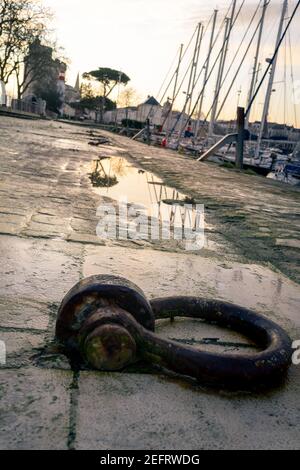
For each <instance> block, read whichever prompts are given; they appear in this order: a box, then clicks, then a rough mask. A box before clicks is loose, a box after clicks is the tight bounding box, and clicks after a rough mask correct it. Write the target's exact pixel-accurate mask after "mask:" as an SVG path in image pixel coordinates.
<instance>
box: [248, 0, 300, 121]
mask: <svg viewBox="0 0 300 470" xmlns="http://www.w3.org/2000/svg"><path fill="white" fill-rule="evenodd" d="M299 6H300V0H298V1H297V4H296V6H295V8H294V11H293V13H292V15H291V16H290V18H289V21H288V23H287V25H286V27H285V30H284V32H283V33H282V36H281V38H280V40H279V42H278V44H277V46H276V48H275V51H274V54H273V56H272V59H271V60H270V62H269V64H268V66H267V68H266V70H265V72H264V74H263V76H262V78H261V80H260V82H259V85H258V87H257V89H256V90H255V93H254V95H253V97H252V99H251V101H250V103H249V105H248V108H247V109H246V112H245V116H247V114H248V113H249V111H250V109H251V106H252V104H253V102H254V100H255V98H256V97H257V94H258V92H259V90H260V88H261V86H262V84H263V82H264V81H265V78H266V76H267V74H268V72H269V70H270V68H271V66H272V65H273V63H274V60H275V58H276V56H277V53H278V51H279V49H280V46H281V44H282V41H283V39H284V38H285V35H286V33H287V31H288V29H289V27H290V24H291V23H292V21H293V19H294V16H295V15H296V12H297V10H298V8H299Z"/></svg>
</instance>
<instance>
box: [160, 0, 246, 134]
mask: <svg viewBox="0 0 300 470" xmlns="http://www.w3.org/2000/svg"><path fill="white" fill-rule="evenodd" d="M244 1H245V0H244ZM244 1H243V4H244ZM232 4H233V0H232V1H231V3H230V5H229V7H228V9H227V11H226V13H225V16H224V17H223V20H222V22H221V24H220V26H219V30H218V32H217V34H216V36H215V38H214V41H213V44H212V47H211V50H213V48H214V46H215V45H216V43H217V40H218V38H219V36H220V34H221V31H222V28H223V25H224V23H225V20H226V17H227V15H228V13H229V11H230V9H231V7H232ZM213 16H214V14H213V13H212V15H211V17H210V19H209V22H208V24H207V26H206V28H205V31H204V33H203V38H204V35H205V33H206V31H207V29H208V25H209V23H210V22H211V21H212V19H213ZM196 31H197V28H196V29H195V31H194V34H193V36H192V38H191V41H190V43H189V45H190V44H191V42H192V39H193V37H194V35H195V33H196ZM186 50H187V48H186ZM184 55H185V53H184V54H183V56H182V59H183V57H184ZM207 61H208V58H206V59H205V61H204V63H203V65H202V67H201V69H200V72H199V74H198V76H197V79H196V81H195V86H196V84H197V82H198V81H199V79H200V77H201V74H202V72H203V70H205V67H206V65H207ZM192 63H193V59H192V60H191V61H190V63H189V66H188V68H187V70H186V72H185V74H184V77H183V79H182V80H181V83H180V85H179V88H178V91H177V92H176V94H175V97H174V101H175V100H176V98H177V97H178V95H179V92H180V90H181V88H182V86H183V83H184V81H185V79H186V77H187V74H188V72H189V70H190V67H191V66H192ZM194 88H195V87H194ZM194 88H193V91H194ZM171 110H172V108H171V109H170V110H169V111H168V113H167V115H166V117H165V120H164V121H163V124H162V127H164V125H165V123H166V121H167V119H168V117H169V114H170V112H171ZM181 115H182V114H180V115H179V119H180V118H181ZM179 119H178V120H177V121H176V124H175V127H173V129H172V130H171V134H172V133H173V132H174V129H175V128H176V126H177V124H178V122H179Z"/></svg>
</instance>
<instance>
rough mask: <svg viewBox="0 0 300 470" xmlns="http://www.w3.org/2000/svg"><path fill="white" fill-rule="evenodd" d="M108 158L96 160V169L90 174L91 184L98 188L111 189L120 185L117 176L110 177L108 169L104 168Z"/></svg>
mask: <svg viewBox="0 0 300 470" xmlns="http://www.w3.org/2000/svg"><path fill="white" fill-rule="evenodd" d="M106 158H108V157H102V158H99V159H98V160H94V168H93V171H92V172H91V173H89V178H90V180H91V183H92V185H93V186H94V187H96V188H110V187H111V186H115V185H116V184H118V180H117V177H116V176H115V175H113V176H110V174H108V173H107V172H106V169H105V168H104V166H103V163H102V162H103V161H104V160H105V159H106Z"/></svg>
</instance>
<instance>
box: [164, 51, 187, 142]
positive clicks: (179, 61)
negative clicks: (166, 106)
mask: <svg viewBox="0 0 300 470" xmlns="http://www.w3.org/2000/svg"><path fill="white" fill-rule="evenodd" d="M182 52H183V44H180V48H179V58H178V64H177V68H176V71H175V81H174V88H173V94H172V102H171V108H170V110H169V115H168V118H167V126H166V127H167V130H166V138H168V137H169V134H170V123H172V109H173V106H174V101H175V97H176V93H177V83H178V77H179V70H180V65H181V61H182Z"/></svg>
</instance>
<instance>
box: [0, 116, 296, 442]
mask: <svg viewBox="0 0 300 470" xmlns="http://www.w3.org/2000/svg"><path fill="white" fill-rule="evenodd" d="M97 135H105V136H107V137H108V138H109V139H110V141H111V142H110V143H107V144H104V145H99V146H94V145H89V144H88V142H89V141H91V140H93V139H95V137H97ZM103 157H113V158H114V159H112V160H111V161H112V163H114V168H113V169H112V170H113V175H115V176H116V178H117V179H118V183H117V184H116V185H114V186H112V187H110V188H103V187H99V186H97V185H96V186H95V185H94V186H93V184H92V182H91V174H92V173H93V171H94V170H95V161H99V160H100V161H101V159H103ZM98 169H99V167H98ZM104 169H105V175H106V176H107V175H108V176H109V177H111V173H109V172H107V168H105V167H104ZM141 170H143V171H145V172H146V173H143V172H142V171H141ZM101 171H102V169H101ZM148 177H149V178H151V181H152V183H153V180H152V177H153V178H154V182H157V183H165V186H164V190H166V193H164V194H165V195H167V196H168V197H170V194H171V196H172V195H173V193H172V191H173V190H174V191H175V190H178V191H180V196H181V195H187V196H189V197H193V198H194V199H196V200H197V201H199V203H204V204H205V211H206V227H205V235H206V239H205V245H204V248H203V249H202V250H200V251H194V252H193V251H186V250H185V249H184V246H183V244H182V243H181V242H177V241H170V242H169V241H157V240H156V241H151V240H105V239H101V238H99V237H97V235H96V226H97V223H98V217H97V207H98V206H99V204H102V203H108V202H109V203H112V204H115V205H116V204H117V201H116V198H117V197H118V196H120V195H121V196H126V195H127V196H128V202H129V203H136V202H138V203H146V201H145V200H144V199H143V198H144V197H145V191H146V189H147V190H150V193H149V194H152V196H151V197H152V198H153V197H154V196H155V191H154V187H153V186H154V185H153V184H152V185H148V186H149V187H147V188H145V190H140V194H137V193H132V192H131V193H130V191H129V188H132V186H134V184H133V183H132V182H131V184H130V183H129V180H127V179H126V178H129V179H130V178H133V180H134V181H136V179H137V178H140V179H143V181H145V180H146V181H148V182H149V178H148ZM147 178H148V179H147ZM133 180H132V181H133ZM151 181H150V183H151ZM118 185H119V186H118ZM159 187H160V185H157V187H156V189H157V191H158V190H159ZM126 188H128V191H127V190H126ZM173 188H174V189H173ZM168 191H171V193H170V192H168ZM121 192H122V193H123V194H119V193H121ZM124 192H127V194H124ZM299 194H300V193H299V190H297V189H295V188H290V187H285V186H283V185H281V184H276V183H274V182H269V181H266V180H265V179H262V178H260V177H255V176H251V175H246V174H241V173H237V172H235V171H232V170H228V169H222V168H218V167H217V166H214V165H211V164H197V163H196V162H194V161H192V160H190V159H189V158H187V157H185V156H182V155H177V154H175V153H172V152H170V151H167V150H162V149H159V148H155V147H150V148H149V147H148V146H145V145H143V144H140V143H136V142H132V141H130V140H128V139H126V138H125V137H119V136H115V135H111V134H108V133H105V132H104V131H102V130H101V131H99V130H90V129H88V128H85V127H83V126H74V125H69V124H64V123H60V122H48V121H25V120H21V119H14V118H5V117H0V252H1V253H0V255H1V265H0V271H1V279H2V283H1V286H0V307H1V308H0V340H1V341H4V342H5V345H6V349H7V358H6V359H7V360H6V364H5V365H4V364H0V399H1V410H0V420H1V421H0V422H1V426H0V448H1V449H31V448H32V449H86V448H88V449H201V448H205V449H222V448H226V449H230V448H241V449H254V448H275V449H281V448H299V442H300V430H299V420H300V399H299V397H300V366H298V367H297V366H292V367H291V369H290V373H289V377H288V380H287V383H286V384H285V385H284V386H282V387H281V388H279V389H276V390H273V391H269V392H266V393H264V394H253V393H252V394H250V393H245V392H235V393H229V392H226V391H224V390H220V391H212V390H209V389H206V388H204V387H203V386H201V385H196V384H193V383H189V382H186V381H184V380H183V379H181V378H178V377H176V376H174V375H171V374H170V375H165V374H163V373H159V372H158V371H153V370H151V368H150V367H149V368H147V367H143V368H141V369H140V370H138V369H136V368H135V369H134V368H128V370H126V371H124V372H122V373H100V372H94V371H90V370H84V371H81V372H73V371H72V370H71V368H70V365H69V363H68V361H67V360H66V358H65V357H64V356H61V355H58V354H56V353H55V351H54V350H53V348H51V345H52V340H53V337H54V328H55V321H56V314H57V308H58V306H59V303H60V301H61V300H62V298H63V296H64V295H65V293H66V292H67V291H68V290H69V289H70V288H71V287H72V286H73V285H74V284H75V283H76V282H77V281H78V280H79V279H82V278H83V277H85V276H89V275H91V274H96V273H112V274H116V275H121V276H124V277H127V278H129V279H130V280H131V281H133V282H135V283H136V284H138V285H139V286H140V287H141V288H142V289H143V290H144V292H145V293H146V295H147V296H148V297H149V298H154V297H159V296H167V295H180V294H184V295H200V296H206V297H210V298H218V299H224V300H227V301H230V302H234V303H237V304H241V305H243V306H245V307H249V308H253V309H255V310H257V311H259V312H261V313H263V314H264V315H266V316H267V317H269V318H271V319H273V320H275V321H276V322H277V323H279V324H280V325H281V326H283V327H284V328H285V329H286V330H287V331H288V333H289V334H290V335H291V337H292V338H293V339H299V338H300V317H299V305H300V296H299V284H297V281H299V217H298V216H299V212H300V210H299ZM147 197H148V196H147ZM149 197H150V196H149ZM140 198H141V199H140ZM131 199H135V200H131ZM150 200H152V199H150ZM157 332H158V333H159V334H160V335H161V336H163V337H167V338H172V339H178V340H179V341H181V342H183V343H186V344H192V345H194V346H195V347H199V348H205V349H207V350H209V351H229V352H230V351H236V352H239V351H242V352H245V351H251V350H253V348H254V346H253V345H252V344H251V343H250V342H249V341H247V340H246V339H245V338H244V337H242V336H241V335H239V334H236V333H233V332H231V331H228V330H227V331H225V330H223V329H221V328H216V327H214V326H212V325H206V324H204V323H202V322H201V323H200V322H197V321H187V320H183V319H178V320H176V321H175V322H173V323H170V322H169V321H167V320H164V321H160V322H159V323H158V325H157Z"/></svg>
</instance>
